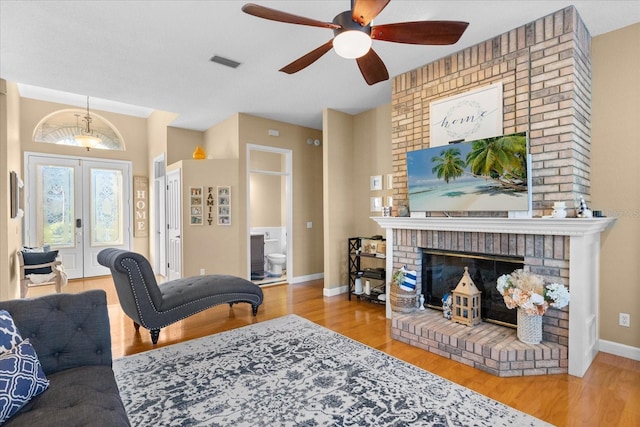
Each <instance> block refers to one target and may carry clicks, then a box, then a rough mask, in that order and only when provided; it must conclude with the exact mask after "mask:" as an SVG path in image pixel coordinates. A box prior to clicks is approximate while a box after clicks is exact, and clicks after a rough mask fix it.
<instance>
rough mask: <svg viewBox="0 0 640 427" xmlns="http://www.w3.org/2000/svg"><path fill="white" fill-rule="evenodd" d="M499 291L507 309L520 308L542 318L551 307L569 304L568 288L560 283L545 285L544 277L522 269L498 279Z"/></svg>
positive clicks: (561, 306)
mask: <svg viewBox="0 0 640 427" xmlns="http://www.w3.org/2000/svg"><path fill="white" fill-rule="evenodd" d="M497 289H498V292H500V294H501V295H502V296H503V298H504V303H505V305H506V306H507V308H517V307H520V308H522V309H524V310H525V311H526V312H527V314H531V315H540V316H541V315H543V314H545V313H546V312H547V309H548V308H549V307H550V306H551V307H554V308H563V307H566V306H567V305H568V304H569V290H568V289H567V287H566V286H564V285H561V284H559V283H551V284H549V285H545V284H544V279H543V278H542V277H540V276H538V275H537V274H533V273H530V272H528V271H524V270H522V269H519V270H515V271H514V272H513V273H511V274H504V275H502V276H500V277H498V281H497Z"/></svg>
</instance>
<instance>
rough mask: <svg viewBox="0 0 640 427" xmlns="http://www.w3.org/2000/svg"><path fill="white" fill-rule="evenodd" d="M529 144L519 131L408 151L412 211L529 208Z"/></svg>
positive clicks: (514, 209)
mask: <svg viewBox="0 0 640 427" xmlns="http://www.w3.org/2000/svg"><path fill="white" fill-rule="evenodd" d="M528 146H529V144H528V139H527V133H526V132H520V133H514V134H509V135H501V136H495V137H491V138H484V139H478V140H474V141H464V142H454V143H450V144H448V145H444V146H439V147H433V148H426V149H423V150H416V151H411V152H408V153H407V175H408V191H409V208H410V209H411V212H427V211H444V212H449V211H529V210H530V207H531V191H530V189H531V185H530V181H531V174H530V172H529V167H530V161H529V156H528V153H529V150H528Z"/></svg>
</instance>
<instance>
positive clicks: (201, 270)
mask: <svg viewBox="0 0 640 427" xmlns="http://www.w3.org/2000/svg"><path fill="white" fill-rule="evenodd" d="M204 274H205V273H204V268H201V269H200V275H201V276H204Z"/></svg>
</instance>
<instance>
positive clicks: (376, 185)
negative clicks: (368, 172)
mask: <svg viewBox="0 0 640 427" xmlns="http://www.w3.org/2000/svg"><path fill="white" fill-rule="evenodd" d="M370 188H371V191H377V190H382V175H374V176H372V177H371V178H370Z"/></svg>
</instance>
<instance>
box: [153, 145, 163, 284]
mask: <svg viewBox="0 0 640 427" xmlns="http://www.w3.org/2000/svg"><path fill="white" fill-rule="evenodd" d="M152 194H153V199H154V200H153V204H152V206H153V214H152V215H151V217H152V218H153V248H154V250H153V270H154V271H155V272H156V274H159V275H161V276H164V277H166V276H167V220H166V217H167V202H166V194H167V165H166V164H165V154H164V153H162V154H160V155H159V156H157V157H156V158H154V159H153V193H152Z"/></svg>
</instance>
